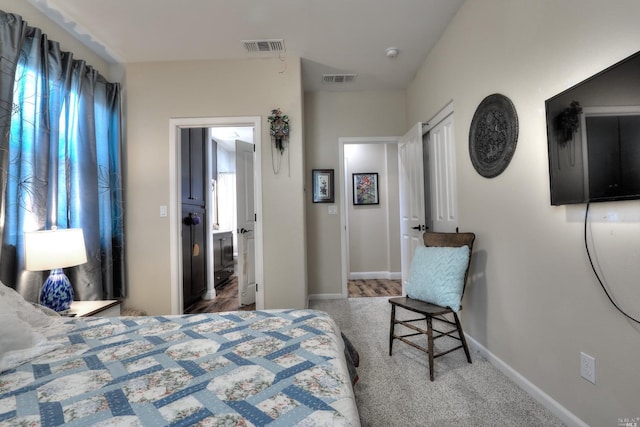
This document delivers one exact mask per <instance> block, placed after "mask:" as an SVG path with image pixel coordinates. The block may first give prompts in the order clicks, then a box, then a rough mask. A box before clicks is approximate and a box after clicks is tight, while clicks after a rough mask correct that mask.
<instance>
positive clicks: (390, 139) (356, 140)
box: [338, 136, 400, 298]
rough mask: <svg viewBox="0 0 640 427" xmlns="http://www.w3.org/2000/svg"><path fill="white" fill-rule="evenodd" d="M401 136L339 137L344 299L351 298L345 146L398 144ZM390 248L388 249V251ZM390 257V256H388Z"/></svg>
mask: <svg viewBox="0 0 640 427" xmlns="http://www.w3.org/2000/svg"><path fill="white" fill-rule="evenodd" d="M399 141H400V137H399V136H377V137H358V136H356V137H339V138H338V157H339V159H338V164H339V165H340V167H339V168H338V169H339V174H338V188H340V189H341V190H342V191H341V195H342V197H341V198H340V205H341V206H340V241H341V248H340V252H341V277H342V295H341V296H342V298H348V297H349V287H348V282H349V277H348V276H349V265H350V258H349V257H350V254H349V209H348V206H349V201H350V199H349V195H348V191H347V190H348V189H349V185H348V182H347V177H346V176H345V175H346V173H345V170H346V167H347V164H346V162H345V158H344V146H345V145H347V144H398V142H399ZM388 250H389V248H387V251H388ZM387 257H389V254H387Z"/></svg>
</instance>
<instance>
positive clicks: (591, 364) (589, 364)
mask: <svg viewBox="0 0 640 427" xmlns="http://www.w3.org/2000/svg"><path fill="white" fill-rule="evenodd" d="M580 375H582V378H584V379H585V380H587V381H589V382H592V383H593V384H595V383H596V359H595V358H593V357H592V356H589V355H588V354H586V353H580Z"/></svg>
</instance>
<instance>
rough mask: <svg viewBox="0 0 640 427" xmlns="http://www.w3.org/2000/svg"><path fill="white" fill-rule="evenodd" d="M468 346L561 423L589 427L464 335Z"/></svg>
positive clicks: (576, 426)
mask: <svg viewBox="0 0 640 427" xmlns="http://www.w3.org/2000/svg"><path fill="white" fill-rule="evenodd" d="M464 335H465V337H466V339H467V341H468V343H469V346H470V347H472V348H474V349H475V350H476V351H478V352H479V353H480V354H481V355H482V357H484V358H485V359H487V360H488V361H489V363H491V364H492V365H493V366H495V367H496V368H497V369H498V370H499V371H500V372H502V373H503V374H505V375H506V376H507V377H508V378H509V379H510V380H511V381H513V382H514V383H516V384H517V385H518V386H520V388H522V389H523V390H524V391H526V392H527V393H528V394H529V395H530V396H531V397H533V398H534V399H535V400H537V401H538V402H539V403H540V404H541V405H543V406H544V407H545V408H547V409H548V410H549V411H551V412H552V413H553V414H554V415H555V416H556V417H558V418H559V419H560V420H561V421H562V422H563V423H565V424H566V425H568V426H575V427H589V425H588V424H587V423H585V422H584V421H582V420H581V419H580V418H578V417H577V416H575V415H574V414H573V413H572V412H570V411H569V410H568V409H567V408H565V407H564V406H562V405H561V404H559V403H558V402H557V401H556V400H554V399H553V398H552V397H551V396H549V395H548V394H547V393H545V392H544V391H542V390H541V389H540V388H538V386H536V385H535V384H533V383H532V382H531V381H529V380H528V379H526V378H525V377H523V376H522V375H521V374H520V373H519V372H518V371H516V370H515V369H513V368H512V367H511V366H509V365H507V364H506V363H505V362H504V361H503V360H501V359H500V358H499V357H497V356H496V355H495V354H493V353H491V352H490V351H489V350H488V349H487V348H485V347H484V346H483V345H482V344H480V343H479V342H478V341H476V340H475V339H473V338H472V337H470V336H469V335H468V334H464Z"/></svg>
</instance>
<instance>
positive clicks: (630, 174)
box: [545, 52, 640, 205]
mask: <svg viewBox="0 0 640 427" xmlns="http://www.w3.org/2000/svg"><path fill="white" fill-rule="evenodd" d="M545 107H546V118H547V144H548V151H549V180H550V185H551V204H552V205H564V204H571V203H586V202H601V201H611V200H627V199H640V52H638V53H636V54H634V55H632V56H630V57H629V58H626V59H624V60H623V61H620V62H619V63H617V64H615V65H613V66H611V67H609V68H607V69H606V70H604V71H602V72H601V73H598V74H596V75H595V76H593V77H590V78H589V79H587V80H585V81H583V82H581V83H579V84H577V85H575V86H573V87H571V88H569V89H567V90H566V91H564V92H562V93H560V94H558V95H556V96H554V97H553V98H550V99H548V100H547V101H546V103H545Z"/></svg>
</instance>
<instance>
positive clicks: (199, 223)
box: [182, 204, 207, 308]
mask: <svg viewBox="0 0 640 427" xmlns="http://www.w3.org/2000/svg"><path fill="white" fill-rule="evenodd" d="M206 231H207V227H206V226H205V210H204V209H203V208H200V207H198V206H189V205H184V204H183V205H182V299H183V302H184V308H187V307H188V306H190V305H191V304H193V303H194V302H196V301H197V300H198V299H200V297H201V296H202V294H203V293H204V292H205V291H206V289H207V255H206V254H207V250H206V249H207V248H206V245H207V239H206Z"/></svg>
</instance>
